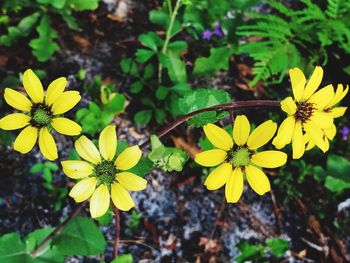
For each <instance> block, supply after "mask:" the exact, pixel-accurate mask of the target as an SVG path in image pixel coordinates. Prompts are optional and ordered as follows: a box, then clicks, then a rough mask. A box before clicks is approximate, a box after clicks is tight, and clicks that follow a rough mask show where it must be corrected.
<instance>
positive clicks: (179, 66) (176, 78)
mask: <svg viewBox="0 0 350 263" xmlns="http://www.w3.org/2000/svg"><path fill="white" fill-rule="evenodd" d="M159 61H160V63H161V64H162V65H163V66H164V67H165V68H166V69H167V70H168V74H169V77H170V79H171V81H172V82H173V83H185V82H187V73H186V65H185V62H184V61H182V60H181V59H180V56H179V54H178V53H177V52H173V51H171V50H168V52H167V53H166V54H160V55H159Z"/></svg>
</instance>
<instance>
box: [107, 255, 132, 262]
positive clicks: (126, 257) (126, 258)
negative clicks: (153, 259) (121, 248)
mask: <svg viewBox="0 0 350 263" xmlns="http://www.w3.org/2000/svg"><path fill="white" fill-rule="evenodd" d="M111 263H133V258H132V255H131V254H124V255H120V256H119V257H117V258H115V259H113V261H112V262H111Z"/></svg>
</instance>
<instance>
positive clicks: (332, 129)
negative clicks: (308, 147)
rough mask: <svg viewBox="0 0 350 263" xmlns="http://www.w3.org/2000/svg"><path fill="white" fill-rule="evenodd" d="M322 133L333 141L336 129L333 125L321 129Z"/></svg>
mask: <svg viewBox="0 0 350 263" xmlns="http://www.w3.org/2000/svg"><path fill="white" fill-rule="evenodd" d="M323 131H324V133H325V135H326V136H327V138H328V139H329V140H333V139H334V137H335V134H336V133H337V127H335V125H334V124H333V125H332V126H331V127H330V128H328V129H323Z"/></svg>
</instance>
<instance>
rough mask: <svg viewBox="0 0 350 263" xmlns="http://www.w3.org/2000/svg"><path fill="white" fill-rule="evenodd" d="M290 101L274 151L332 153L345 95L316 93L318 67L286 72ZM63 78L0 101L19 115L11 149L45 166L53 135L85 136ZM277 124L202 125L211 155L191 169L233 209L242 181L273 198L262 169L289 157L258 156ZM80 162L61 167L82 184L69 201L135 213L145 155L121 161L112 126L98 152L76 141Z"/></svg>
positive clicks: (98, 210) (132, 153)
mask: <svg viewBox="0 0 350 263" xmlns="http://www.w3.org/2000/svg"><path fill="white" fill-rule="evenodd" d="M289 74H290V78H291V84H292V91H293V96H294V98H292V97H288V98H286V99H284V100H283V101H282V102H281V108H282V110H283V111H285V112H286V113H287V114H288V117H287V118H286V119H285V120H284V121H283V122H282V123H281V125H280V127H279V128H278V132H277V135H276V137H275V138H274V139H273V141H272V144H273V145H274V146H275V147H276V148H277V149H282V148H284V147H285V146H286V145H288V144H290V143H292V150H293V158H294V159H299V158H301V157H302V156H303V154H304V152H305V151H306V150H309V149H311V148H313V147H314V146H317V147H319V148H320V149H321V150H322V151H323V152H326V151H327V150H328V149H329V140H332V139H333V138H334V136H335V134H336V126H335V125H334V123H333V122H334V119H335V118H338V117H340V116H342V115H344V113H345V111H346V107H335V106H336V105H337V104H338V103H339V102H340V101H341V100H342V99H343V98H344V97H345V95H346V94H347V92H348V90H349V88H348V86H347V87H346V88H345V89H344V88H343V86H342V85H338V87H337V89H336V90H335V91H334V88H333V86H332V85H328V86H326V87H324V88H322V89H320V90H318V91H317V89H318V87H319V85H320V84H321V81H322V77H323V70H322V68H321V67H316V68H315V70H314V72H313V74H312V76H311V77H310V79H309V81H306V78H305V76H304V74H303V72H302V71H301V70H300V69H298V68H294V69H291V70H290V71H289ZM66 85H67V80H66V79H65V78H63V77H62V78H58V79H56V80H55V81H53V82H52V83H51V84H50V85H49V87H48V89H47V91H46V94H44V89H43V86H42V84H41V82H40V80H39V78H38V77H37V76H36V75H35V74H34V72H33V71H32V70H30V69H29V70H27V71H25V73H24V74H23V86H24V89H25V91H26V93H27V94H28V96H29V98H27V97H26V96H24V95H23V94H22V93H20V92H18V91H16V90H13V89H9V88H6V89H5V92H4V98H5V100H6V102H7V103H8V104H9V105H10V106H12V107H13V108H15V109H17V110H19V111H22V113H13V114H10V115H7V116H5V117H3V118H2V119H0V128H1V129H4V130H16V129H21V128H24V129H23V130H22V131H21V132H20V133H19V135H18V136H17V138H16V140H15V142H14V149H15V150H16V151H19V152H21V153H23V154H25V153H28V152H30V151H31V150H32V149H33V147H34V145H35V144H36V142H37V141H38V142H39V149H40V151H41V152H42V154H43V156H44V157H46V158H47V159H48V160H56V159H57V158H58V153H57V146H56V143H55V140H54V138H53V136H52V135H51V132H52V130H55V131H57V132H58V133H61V134H65V135H69V136H76V135H80V133H81V131H82V129H81V127H80V125H79V124H77V123H75V122H74V121H72V120H69V119H67V118H65V117H63V114H64V113H66V112H67V111H69V110H70V109H72V108H73V107H74V106H75V105H76V104H77V103H78V102H79V101H80V99H81V97H80V94H79V92H78V91H64V89H65V87H66ZM276 130H277V124H276V123H274V122H273V121H271V120H269V121H266V122H264V123H262V124H261V125H259V126H258V127H257V128H256V129H254V130H253V131H252V132H251V127H250V123H249V121H248V119H247V117H246V116H244V115H239V116H237V117H236V120H235V122H234V124H233V134H232V136H231V135H229V134H228V133H227V132H226V131H225V130H224V129H222V128H220V127H218V126H216V125H214V124H211V123H209V124H207V125H205V126H204V133H205V134H206V136H207V137H208V139H209V141H210V142H211V143H212V144H213V146H214V147H216V148H215V149H212V150H208V151H204V152H201V153H199V154H197V155H196V157H195V162H197V163H198V164H200V165H203V166H206V167H214V166H217V167H216V168H215V169H213V170H212V171H211V172H210V174H209V176H208V177H207V179H206V181H205V186H206V187H207V188H208V189H209V190H216V189H219V188H220V187H222V186H223V185H225V184H226V186H225V196H226V199H227V202H230V203H235V202H237V201H238V200H239V199H240V197H241V195H242V192H243V181H244V178H246V179H247V181H248V183H249V185H250V186H251V187H252V189H253V190H254V191H255V192H256V193H258V194H259V195H263V194H264V193H266V192H268V191H270V189H271V186H270V182H269V179H268V177H267V176H266V174H265V173H264V172H263V171H262V169H261V167H262V168H276V167H280V166H282V165H284V164H285V163H286V162H287V154H286V153H284V152H281V151H277V150H267V151H261V152H259V151H257V150H258V148H260V147H262V146H264V145H266V144H267V143H268V142H269V141H270V140H271V139H272V138H273V136H274V135H275V133H276ZM75 148H76V150H77V152H78V154H79V156H80V157H81V158H82V159H83V160H85V161H83V160H66V161H62V162H61V164H62V168H63V172H64V173H65V174H66V175H67V176H68V177H70V178H72V179H78V180H79V182H78V183H77V184H76V185H75V186H74V187H73V188H72V189H71V191H70V193H69V195H70V196H71V197H72V198H74V200H75V201H76V202H83V201H85V200H87V199H89V198H90V213H91V216H92V217H94V218H95V217H100V216H102V215H104V214H105V213H106V211H107V210H108V208H109V206H110V199H112V202H113V204H114V205H115V206H116V207H117V208H118V209H120V210H124V211H127V210H129V209H131V208H132V207H134V206H135V204H134V201H133V199H132V198H131V196H130V194H129V192H128V190H129V191H141V190H144V189H145V188H146V186H147V181H146V180H145V179H143V178H141V177H139V176H137V175H136V174H133V173H131V172H128V170H130V169H131V168H133V167H134V166H135V165H136V164H137V163H138V162H139V160H140V158H141V156H142V151H141V150H140V148H139V147H138V146H132V147H128V148H126V149H125V150H124V151H123V152H122V153H121V154H120V155H119V156H116V151H117V134H116V127H115V126H114V125H109V126H107V127H106V128H104V129H103V131H102V132H101V134H100V137H99V142H98V148H97V147H96V146H95V145H94V143H93V142H92V141H90V140H89V139H88V138H87V137H86V136H84V135H83V136H80V137H79V138H78V139H77V140H76V141H75Z"/></svg>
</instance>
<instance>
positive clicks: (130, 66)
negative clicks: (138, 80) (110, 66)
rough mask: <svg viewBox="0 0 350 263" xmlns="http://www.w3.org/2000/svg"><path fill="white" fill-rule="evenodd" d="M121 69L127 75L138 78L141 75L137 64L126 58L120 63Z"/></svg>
mask: <svg viewBox="0 0 350 263" xmlns="http://www.w3.org/2000/svg"><path fill="white" fill-rule="evenodd" d="M120 67H121V69H122V71H123V72H124V73H126V74H130V75H131V76H133V77H136V76H137V75H138V73H139V70H138V68H137V65H136V63H135V62H134V61H133V60H132V59H131V58H124V59H122V61H120Z"/></svg>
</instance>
